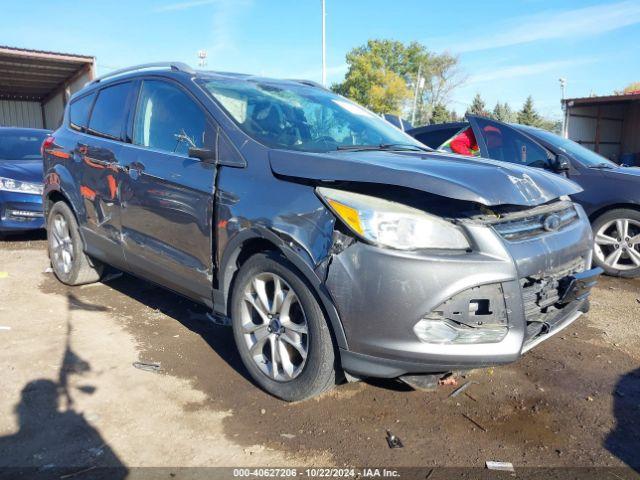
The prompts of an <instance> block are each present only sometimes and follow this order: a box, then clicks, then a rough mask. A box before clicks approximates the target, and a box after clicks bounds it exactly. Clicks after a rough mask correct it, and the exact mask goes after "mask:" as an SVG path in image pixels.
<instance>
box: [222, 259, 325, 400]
mask: <svg viewBox="0 0 640 480" xmlns="http://www.w3.org/2000/svg"><path fill="white" fill-rule="evenodd" d="M231 302H232V304H231V318H232V324H233V333H234V337H235V341H236V345H237V347H238V351H239V352H240V357H241V359H242V362H243V363H244V366H245V367H246V369H247V370H248V371H249V374H250V375H251V377H252V378H253V379H254V380H255V382H256V383H258V385H260V386H261V387H262V388H264V389H265V390H266V391H267V392H269V393H271V394H272V395H274V396H276V397H279V398H281V399H283V400H286V401H298V400H304V399H306V398H310V397H313V396H316V395H319V394H320V393H322V392H324V391H325V390H328V389H329V388H331V387H332V386H334V385H335V383H336V368H335V358H336V357H335V353H334V346H333V342H332V339H331V333H330V331H329V327H328V325H327V322H326V320H325V317H324V314H323V312H322V309H321V308H320V305H319V304H318V301H317V300H316V298H315V296H314V295H313V293H312V291H311V290H310V288H309V287H308V286H307V284H306V282H305V281H304V280H303V278H302V276H301V274H300V273H298V271H297V269H296V268H295V267H294V266H293V265H292V264H291V263H290V262H288V261H287V260H286V259H284V258H283V257H282V256H281V255H278V254H276V253H266V254H257V255H254V256H253V257H251V258H250V259H249V260H247V262H246V263H244V264H243V265H242V267H241V268H240V271H239V272H238V276H237V278H236V280H235V282H234V286H233V292H232V300H231Z"/></svg>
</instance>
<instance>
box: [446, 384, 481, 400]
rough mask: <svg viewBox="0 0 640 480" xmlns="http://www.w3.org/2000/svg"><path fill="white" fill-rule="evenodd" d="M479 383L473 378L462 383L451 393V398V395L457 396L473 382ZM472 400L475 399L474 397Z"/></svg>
mask: <svg viewBox="0 0 640 480" xmlns="http://www.w3.org/2000/svg"><path fill="white" fill-rule="evenodd" d="M474 383H475V384H477V383H478V382H475V381H473V380H471V381H469V382H465V383H463V384H462V385H460V386H459V387H458V388H456V389H455V390H454V391H453V392H451V394H450V395H449V398H451V397H457V396H458V395H460V394H461V393H463V392H464V391H465V390H466V389H467V388H469V387H470V386H471V385H473V384H474ZM472 400H475V399H473V398H472Z"/></svg>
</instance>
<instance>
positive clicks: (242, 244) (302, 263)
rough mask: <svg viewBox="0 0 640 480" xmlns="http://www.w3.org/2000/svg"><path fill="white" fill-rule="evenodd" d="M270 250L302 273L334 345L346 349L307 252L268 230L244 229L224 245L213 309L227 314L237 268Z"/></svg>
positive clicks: (328, 298) (339, 325)
mask: <svg viewBox="0 0 640 480" xmlns="http://www.w3.org/2000/svg"><path fill="white" fill-rule="evenodd" d="M270 251H272V252H278V253H280V254H281V255H283V256H284V257H285V258H286V259H287V260H288V261H290V262H291V263H292V264H293V265H294V266H295V267H296V268H297V269H298V271H299V272H300V273H301V274H302V276H303V278H304V279H305V280H306V282H307V284H308V285H309V286H310V288H311V291H312V292H313V294H314V295H315V296H316V299H317V300H318V303H319V304H320V307H321V308H322V310H323V312H324V313H325V315H326V317H327V318H328V319H329V327H330V330H331V333H332V335H333V337H334V339H335V341H336V344H337V346H338V347H340V348H347V339H346V335H345V333H344V329H343V327H342V322H341V320H340V317H339V315H338V311H337V309H336V307H335V305H334V303H333V300H332V299H331V296H330V294H329V292H328V291H327V289H326V287H325V286H324V285H323V284H322V281H321V280H320V278H319V277H318V276H317V275H316V273H315V271H314V269H313V266H312V265H313V263H312V262H311V258H310V256H309V254H308V253H307V252H306V250H305V249H304V248H302V247H301V246H299V245H298V244H297V243H296V242H294V241H293V240H284V239H282V238H281V237H280V236H278V235H277V234H276V233H274V232H271V231H269V230H267V229H264V230H263V229H251V230H245V231H243V232H241V233H239V234H238V235H236V236H235V237H234V238H233V239H232V240H231V241H230V242H229V244H228V245H227V247H226V248H225V251H224V253H223V255H222V259H221V262H220V268H219V270H218V287H219V288H218V291H217V294H214V309H215V311H216V312H217V313H222V314H223V315H225V316H226V315H228V314H229V312H230V302H231V291H232V289H233V282H234V280H235V278H236V276H237V273H238V270H239V269H240V267H241V266H242V264H243V263H244V262H245V261H246V260H247V259H249V258H250V257H251V256H252V255H255V254H256V253H262V252H270Z"/></svg>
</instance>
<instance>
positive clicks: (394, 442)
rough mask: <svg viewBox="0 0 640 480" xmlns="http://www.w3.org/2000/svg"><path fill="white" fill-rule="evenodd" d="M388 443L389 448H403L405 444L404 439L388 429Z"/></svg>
mask: <svg viewBox="0 0 640 480" xmlns="http://www.w3.org/2000/svg"><path fill="white" fill-rule="evenodd" d="M387 443H388V444H389V448H402V447H404V445H403V444H402V440H400V439H399V438H398V437H396V436H395V435H394V434H393V433H391V432H390V431H389V430H387Z"/></svg>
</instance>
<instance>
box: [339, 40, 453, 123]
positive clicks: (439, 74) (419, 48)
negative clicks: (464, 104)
mask: <svg viewBox="0 0 640 480" xmlns="http://www.w3.org/2000/svg"><path fill="white" fill-rule="evenodd" d="M346 61H347V65H348V67H349V69H348V71H347V74H346V76H345V79H344V81H343V82H341V83H338V84H335V85H333V86H332V87H331V88H332V90H333V91H334V92H337V93H339V94H341V95H344V96H346V97H349V98H351V99H352V100H354V101H356V102H358V103H360V104H362V105H364V106H366V107H368V108H370V109H371V110H373V111H375V112H377V113H394V114H400V113H401V112H402V111H403V110H404V111H405V112H408V115H407V116H408V117H411V116H412V115H411V114H412V113H413V102H412V101H411V100H413V98H414V95H417V98H416V124H421V123H426V122H427V121H428V120H429V118H430V116H431V114H432V113H433V109H434V108H435V105H436V104H438V103H442V104H443V105H444V104H446V101H447V99H448V96H449V94H450V93H451V91H452V89H453V88H455V86H457V85H458V84H459V83H458V79H457V77H456V71H457V70H456V67H457V64H458V60H457V58H455V57H452V56H450V55H448V54H434V53H432V52H430V51H428V50H427V49H426V47H425V46H424V45H422V44H420V43H417V42H411V43H409V44H404V43H402V42H398V41H395V40H369V41H368V42H367V43H366V44H365V45H362V46H360V47H357V48H354V49H353V50H351V51H350V52H349V53H348V54H347V58H346ZM420 79H422V80H420ZM400 81H402V82H403V83H404V88H403V87H402V85H401V82H400Z"/></svg>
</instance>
